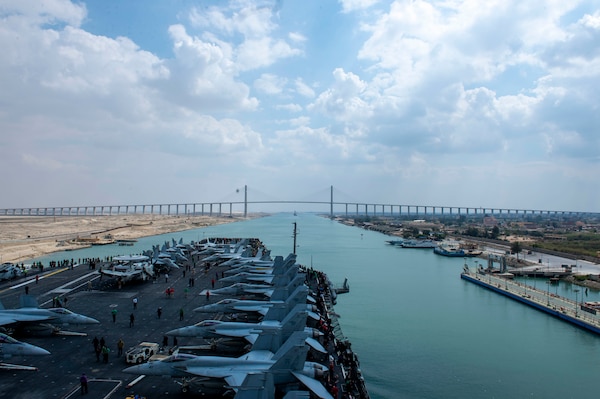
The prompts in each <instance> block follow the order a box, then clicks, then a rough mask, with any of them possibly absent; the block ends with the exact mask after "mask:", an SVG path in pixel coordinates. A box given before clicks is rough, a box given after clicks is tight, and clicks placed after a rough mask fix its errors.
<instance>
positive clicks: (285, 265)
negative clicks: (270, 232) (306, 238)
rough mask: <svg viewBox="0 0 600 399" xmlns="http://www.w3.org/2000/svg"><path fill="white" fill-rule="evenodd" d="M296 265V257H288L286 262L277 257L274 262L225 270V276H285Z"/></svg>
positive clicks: (243, 265)
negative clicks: (253, 274) (251, 274)
mask: <svg viewBox="0 0 600 399" xmlns="http://www.w3.org/2000/svg"><path fill="white" fill-rule="evenodd" d="M295 263H296V256H295V255H294V256H293V257H290V256H288V257H287V258H286V259H285V260H284V259H283V257H282V256H276V257H275V260H274V261H271V262H268V263H261V264H256V263H254V262H253V263H244V264H240V265H238V266H236V267H234V268H232V269H229V270H225V271H224V272H223V274H225V275H226V276H231V275H234V274H237V273H243V272H244V273H255V274H283V273H285V272H286V271H287V270H288V269H290V268H291V267H292V266H293V265H295Z"/></svg>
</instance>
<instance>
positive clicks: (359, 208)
mask: <svg viewBox="0 0 600 399" xmlns="http://www.w3.org/2000/svg"><path fill="white" fill-rule="evenodd" d="M329 191H330V195H329V198H327V199H324V200H321V201H308V200H297V201H294V200H257V201H253V200H249V199H248V187H247V186H245V187H244V199H243V200H239V201H219V202H197V203H179V204H177V203H174V204H123V205H83V206H64V207H61V206H59V207H39V208H35V207H33V208H4V209H0V216H105V215H109V216H110V215H124V214H125V215H131V214H159V215H210V216H213V215H216V216H227V215H229V216H233V215H238V216H241V215H243V217H247V215H248V212H249V210H250V211H252V210H251V208H252V206H253V205H270V206H272V205H276V204H277V205H286V206H287V205H299V206H301V205H311V206H312V207H314V208H317V209H318V210H317V211H316V212H318V213H323V214H325V213H328V214H329V216H330V217H334V216H345V217H352V216H387V217H416V218H423V219H427V218H433V217H457V216H467V217H484V216H494V217H497V218H523V217H533V216H542V217H598V216H600V213H598V212H582V211H567V210H541V209H515V208H482V207H458V206H441V205H415V204H392V203H365V202H346V201H336V200H335V199H334V190H333V186H331V187H330V190H329ZM292 210H293V207H292ZM290 212H291V210H290Z"/></svg>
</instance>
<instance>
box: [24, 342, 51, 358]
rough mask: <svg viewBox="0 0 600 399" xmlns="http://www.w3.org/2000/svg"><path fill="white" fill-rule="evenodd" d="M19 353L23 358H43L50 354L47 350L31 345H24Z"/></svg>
mask: <svg viewBox="0 0 600 399" xmlns="http://www.w3.org/2000/svg"><path fill="white" fill-rule="evenodd" d="M19 352H20V354H21V355H23V356H42V355H49V354H50V352H48V351H47V350H46V349H43V348H40V347H39V346H35V345H30V344H23V345H22V346H21V348H20V350H19Z"/></svg>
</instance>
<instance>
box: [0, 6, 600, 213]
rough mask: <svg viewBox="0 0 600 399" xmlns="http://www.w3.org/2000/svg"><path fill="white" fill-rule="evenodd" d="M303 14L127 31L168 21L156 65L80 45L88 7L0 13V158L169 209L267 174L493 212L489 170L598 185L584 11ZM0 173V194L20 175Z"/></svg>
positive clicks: (589, 32) (189, 13) (105, 33)
mask: <svg viewBox="0 0 600 399" xmlns="http://www.w3.org/2000/svg"><path fill="white" fill-rule="evenodd" d="M312 6H314V4H312ZM312 6H311V4H308V5H307V4H300V3H293V2H273V1H267V0H265V1H260V2H255V1H250V0H235V1H231V2H223V3H214V4H213V5H209V6H202V7H201V6H198V5H194V6H192V7H190V8H178V9H174V10H173V14H172V15H169V16H168V18H165V16H162V15H157V16H152V17H153V18H156V20H152V21H146V20H145V19H144V18H141V19H140V20H144V21H145V23H146V24H147V23H150V24H151V23H153V22H157V21H160V22H161V23H162V25H161V24H157V26H163V27H164V29H163V30H162V31H160V32H157V33H156V35H157V36H160V37H161V38H163V39H164V40H165V43H168V44H169V45H170V48H167V49H166V50H164V49H163V51H160V52H153V51H151V50H149V49H148V48H145V46H144V45H143V44H142V41H139V40H138V41H136V40H135V38H134V37H133V36H131V37H130V36H129V35H127V34H124V33H123V32H126V30H124V31H120V32H119V33H118V34H117V33H114V32H113V31H112V30H111V28H110V27H105V28H104V29H105V30H102V29H99V30H97V31H95V32H92V30H91V29H89V28H88V26H87V25H86V23H87V22H88V21H90V20H93V19H94V17H95V15H89V14H88V13H90V12H100V11H98V10H97V9H96V8H94V7H89V9H90V10H92V11H88V8H86V6H85V2H77V3H76V2H71V1H68V0H50V1H44V2H39V1H32V0H25V1H16V0H9V1H5V2H3V3H2V4H0V17H1V18H2V24H1V25H0V46H1V47H2V49H3V57H2V58H1V59H0V87H2V90H0V101H2V103H3V104H4V106H3V107H2V109H0V129H2V131H3V132H7V133H6V134H4V135H3V136H2V138H1V141H2V145H0V156H3V159H5V160H6V162H10V163H11V164H12V165H14V167H16V168H20V170H21V171H22V173H23V175H27V176H28V178H29V179H31V180H32V181H34V182H36V183H37V184H38V185H39V186H40V187H43V188H45V189H47V190H51V189H52V187H59V188H61V189H67V188H68V187H69V184H70V183H69V182H74V183H75V184H84V183H83V182H85V181H89V180H90V179H93V180H94V181H98V182H100V183H98V184H99V185H100V184H105V186H103V187H117V186H118V187H121V188H122V192H123V193H127V196H128V198H133V197H135V196H136V195H139V196H140V198H141V194H138V193H136V191H138V190H139V191H144V190H143V188H144V184H142V183H139V182H135V183H134V182H131V181H127V178H126V177H124V176H123V173H122V171H123V170H128V171H130V173H132V174H133V175H144V176H145V175H146V174H152V175H153V176H155V178H159V177H158V176H160V178H161V179H165V180H166V179H168V181H169V183H170V186H171V187H173V189H172V190H169V191H168V192H162V193H157V194H156V195H160V196H161V198H163V199H166V198H167V197H170V196H172V197H176V196H177V192H178V191H179V192H186V193H187V192H189V193H190V194H189V195H191V196H199V195H202V192H201V189H199V188H193V189H192V191H190V183H189V182H190V181H193V182H194V187H196V186H198V187H199V186H200V185H201V184H206V185H208V184H209V183H210V182H214V181H217V182H219V183H218V184H219V185H221V186H222V187H220V188H219V187H217V188H216V190H218V189H223V190H225V189H226V187H228V186H229V185H234V184H235V185H236V186H239V185H240V184H244V183H246V182H244V181H243V180H245V178H246V176H251V177H248V178H247V179H248V180H249V181H248V183H249V184H251V183H250V181H258V180H260V176H263V173H268V176H269V179H268V180H269V185H272V186H273V187H275V186H276V185H277V184H280V185H285V184H286V183H287V182H288V181H289V179H290V177H293V178H295V179H299V180H301V181H306V182H307V183H306V184H309V183H308V182H311V184H313V185H314V184H315V183H314V182H319V183H323V184H326V185H329V184H332V183H334V184H338V183H336V182H340V183H339V184H345V183H347V184H353V185H355V184H356V182H362V183H364V184H366V183H367V182H369V183H379V182H380V183H381V184H377V185H376V186H377V188H376V189H373V190H370V192H369V195H372V196H374V197H376V196H377V195H378V194H379V195H381V196H389V198H400V197H401V196H402V195H406V193H407V192H408V191H411V190H410V189H408V187H410V188H411V189H413V190H414V191H415V192H417V193H420V194H414V195H415V200H418V198H416V197H417V196H418V195H421V199H420V201H422V202H439V201H437V199H438V197H439V196H440V195H441V194H440V193H443V192H444V190H437V189H433V188H428V187H427V186H426V185H424V184H423V183H419V182H422V181H427V182H430V183H431V184H432V185H434V184H435V185H436V187H449V186H452V184H456V185H460V184H464V181H466V180H468V181H469V184H471V185H473V184H476V185H477V186H478V187H482V188H483V187H488V188H489V189H490V190H491V191H490V192H494V193H495V194H496V195H498V198H500V196H501V195H502V192H500V191H499V190H496V188H495V186H493V185H489V183H488V182H486V179H488V178H489V177H490V176H491V178H492V179H497V180H498V181H499V182H501V183H502V184H504V185H506V184H508V183H509V182H510V181H511V179H513V180H517V179H519V181H520V180H525V181H526V182H524V183H523V184H524V185H526V183H527V182H529V184H533V183H534V182H537V181H552V182H556V184H558V183H560V184H563V185H564V187H571V186H572V185H573V184H575V183H576V182H585V181H586V179H587V180H589V179H592V180H593V179H594V177H593V176H594V173H593V172H598V173H597V174H596V176H597V175H600V162H599V161H600V158H599V156H598V154H600V137H599V136H598V134H597V126H600V112H598V108H599V105H598V104H600V98H599V94H598V91H597V90H596V89H595V88H596V87H598V86H599V85H600V47H599V46H598V43H599V42H600V22H599V21H600V11H598V7H597V5H595V4H594V3H593V2H591V1H589V0H576V1H573V2H560V1H550V2H547V3H545V6H544V7H539V5H538V4H535V3H531V4H529V3H523V2H522V1H517V0H508V1H489V2H484V3H482V2H472V1H466V0H465V1H449V2H448V1H447V2H434V1H425V0H415V1H400V0H398V1H381V0H379V1H375V0H344V1H339V2H337V3H331V4H329V5H328V6H327V7H324V6H321V5H319V7H318V12H315V10H316V9H317V8H315V7H317V6H314V7H312ZM140 7H141V6H140ZM311 7H312V8H311ZM167 20H168V22H166V21H167ZM130 24H131V26H132V27H134V26H135V24H136V21H127V26H128V27H129V25H130ZM158 54H162V55H158ZM165 54H166V55H165ZM25 149H26V150H25ZM290 149H293V151H290ZM132 153H133V154H143V156H144V157H143V160H139V159H136V157H132V156H131V154H132ZM107 160H110V161H109V162H107ZM482 165H483V166H482ZM198 171H200V172H198ZM348 176H352V179H354V180H351V179H350V178H349V177H348ZM415 176H417V177H418V178H417V177H415ZM555 176H559V178H555ZM560 176H564V178H563V177H560ZM0 179H3V181H0V183H3V184H4V186H5V187H7V191H8V192H17V191H18V190H16V189H15V188H16V187H19V181H22V180H23V179H17V178H14V177H12V176H3V177H2V178H0ZM311 179H312V180H311ZM264 180H265V179H264V178H263V181H264ZM326 180H329V182H326ZM257 184H263V183H257ZM400 186H404V187H406V188H407V189H405V190H403V191H402V192H400V191H398V190H399V189H396V188H395V187H400ZM587 186H594V184H587ZM596 186H597V185H596ZM99 187H100V186H99ZM494 190H496V191H494ZM540 190H543V188H540ZM108 191H109V190H102V189H98V192H95V193H94V195H95V198H106V199H110V198H111V197H110V196H109V195H108V194H104V192H108ZM529 191H531V190H529ZM540 193H543V191H540ZM28 194H29V195H25V197H26V198H27V200H30V199H31V198H33V196H32V195H30V194H31V193H28ZM357 195H359V194H357ZM411 195H412V194H411ZM594 195H596V197H597V191H593V190H592V189H589V191H587V197H586V198H590V197H592V196H594ZM436 196H437V197H436ZM486 197H489V196H487V195H482V196H481V200H486ZM550 197H551V198H552V200H553V201H554V205H555V206H554V205H552V204H548V206H547V207H549V208H552V207H557V208H569V206H568V205H569V204H570V202H569V201H571V198H567V197H564V196H563V197H555V196H547V195H541V194H540V195H538V196H537V198H533V197H532V198H531V201H537V202H538V203H540V204H543V203H544V201H546V200H547V199H548V198H550ZM49 198H52V200H56V201H60V198H61V197H60V195H59V194H56V195H55V196H52V197H49ZM80 198H81V200H80V202H86V201H88V200H87V199H86V198H85V196H84V194H81V197H80ZM465 198H466V200H471V199H472V197H471V196H469V197H465ZM502 198H503V200H506V201H509V200H511V199H510V198H504V197H502ZM586 198H584V199H582V200H581V201H580V202H579V203H578V204H577V205H576V206H575V205H574V206H573V207H584V206H587V204H589V203H591V201H589V200H587V199H586ZM434 200H435V201H434ZM442 200H443V198H441V199H440V201H442ZM460 200H461V199H460V198H459V197H456V201H460ZM528 200H529V199H528ZM5 201H12V204H16V203H18V202H20V201H21V198H20V197H18V196H12V197H10V199H5ZM473 201H475V199H473ZM561 201H562V202H561ZM563 203H564V204H565V205H564V206H563V205H562V204H563ZM58 205H60V204H58ZM454 205H462V206H466V205H470V204H469V203H455V204H454ZM515 205H517V204H515ZM559 205H560V206H559Z"/></svg>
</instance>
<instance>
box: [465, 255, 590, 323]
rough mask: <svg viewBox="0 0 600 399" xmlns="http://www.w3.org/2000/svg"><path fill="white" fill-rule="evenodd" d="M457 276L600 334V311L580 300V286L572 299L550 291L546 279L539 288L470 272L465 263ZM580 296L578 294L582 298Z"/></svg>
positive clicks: (488, 274) (486, 274) (492, 275)
mask: <svg viewBox="0 0 600 399" xmlns="http://www.w3.org/2000/svg"><path fill="white" fill-rule="evenodd" d="M460 277H461V278H462V279H463V280H465V281H468V282H471V283H474V284H477V285H479V286H481V287H484V288H487V289H489V290H492V291H494V292H496V293H498V294H501V295H504V296H506V297H508V298H511V299H514V300H516V301H518V302H521V303H524V304H525V305H528V306H531V307H533V308H535V309H537V310H540V311H542V312H545V313H547V314H549V315H551V316H554V317H557V318H559V319H561V320H564V321H566V322H569V323H571V324H574V325H576V326H578V327H580V328H583V329H585V330H588V331H590V332H593V333H595V334H599V335H600V316H599V314H598V313H600V312H597V311H596V309H595V307H596V305H595V304H592V303H588V302H583V290H581V295H579V289H577V290H576V293H577V298H576V300H575V301H573V300H571V299H568V298H564V297H561V296H559V295H557V294H555V293H551V292H550V282H549V281H548V282H547V284H546V290H539V289H537V288H535V287H531V286H529V285H527V284H523V283H520V282H518V281H514V280H512V279H508V278H505V277H500V276H496V275H494V274H492V273H478V272H473V271H471V270H469V268H468V267H467V266H466V265H465V267H464V269H463V272H462V273H461V275H460ZM579 297H581V302H580V301H579Z"/></svg>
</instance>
